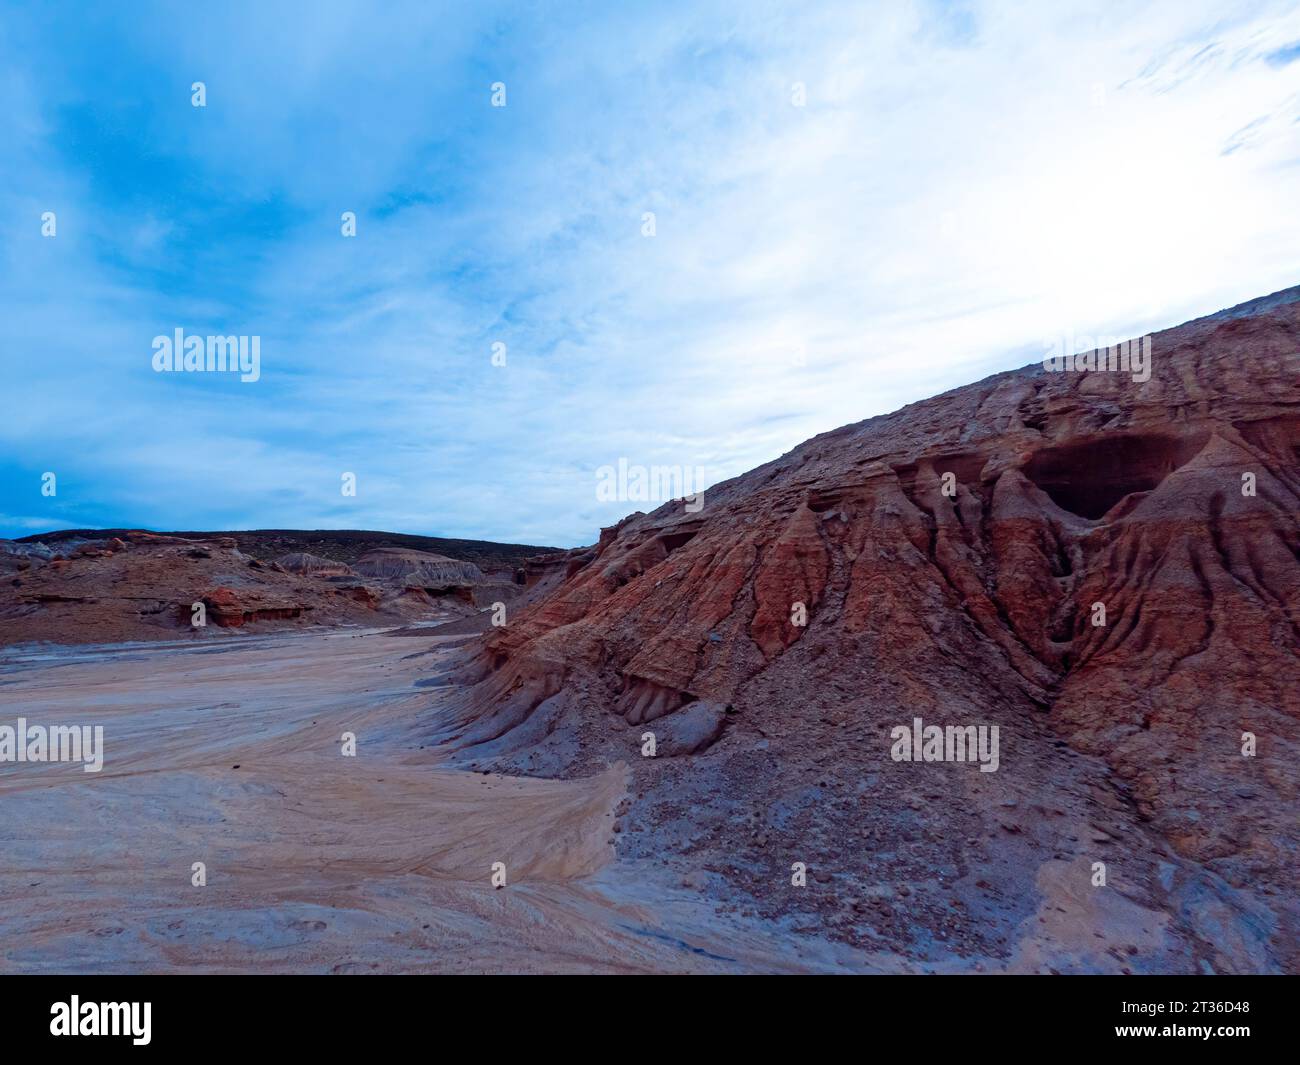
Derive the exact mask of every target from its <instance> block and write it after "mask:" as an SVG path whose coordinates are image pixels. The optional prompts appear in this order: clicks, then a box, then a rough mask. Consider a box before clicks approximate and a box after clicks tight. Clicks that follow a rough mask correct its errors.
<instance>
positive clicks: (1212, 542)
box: [430, 288, 1300, 971]
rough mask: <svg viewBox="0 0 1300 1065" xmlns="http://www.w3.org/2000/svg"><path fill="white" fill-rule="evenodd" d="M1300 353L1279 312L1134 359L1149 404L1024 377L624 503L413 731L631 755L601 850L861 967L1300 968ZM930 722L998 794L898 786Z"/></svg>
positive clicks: (1287, 301)
mask: <svg viewBox="0 0 1300 1065" xmlns="http://www.w3.org/2000/svg"><path fill="white" fill-rule="evenodd" d="M1298 352H1300V288H1298V289H1291V290H1288V291H1286V292H1284V293H1278V294H1275V295H1273V296H1271V297H1266V298H1265V299H1262V300H1258V301H1254V302H1253V303H1252V304H1247V305H1243V306H1242V307H1238V308H1233V309H1232V310H1230V311H1225V312H1221V313H1220V314H1218V315H1213V316H1211V317H1209V318H1205V319H1200V320H1198V321H1195V322H1190V323H1187V324H1186V325H1183V326H1180V327H1178V328H1175V329H1171V330H1168V331H1165V332H1162V333H1159V334H1157V335H1155V336H1154V338H1153V341H1152V353H1153V354H1152V360H1153V371H1152V374H1151V376H1150V379H1149V380H1147V381H1145V382H1137V381H1135V380H1134V379H1133V376H1132V375H1131V374H1128V373H1119V372H1091V373H1076V372H1062V373H1052V372H1047V371H1046V370H1044V368H1043V367H1042V366H1041V365H1033V366H1029V367H1025V368H1023V369H1021V370H1017V371H1013V372H1008V373H1003V374H999V375H996V376H994V377H990V378H988V379H987V380H984V381H981V382H979V383H977V384H973V385H970V386H967V387H965V388H961V389H957V390H955V391H952V392H948V393H946V394H944V395H941V396H937V397H935V398H933V399H929V400H926V401H924V402H922V403H917V404H913V405H911V406H909V407H906V408H904V409H902V410H900V411H897V412H895V413H893V414H890V415H887V416H884V417H879V418H873V419H870V420H868V421H864V422H860V423H858V424H855V425H850V426H846V427H844V428H842V429H839V430H836V431H834V432H830V433H826V434H824V435H822V436H818V437H816V438H814V439H812V440H809V441H808V442H806V443H804V444H802V445H801V446H799V447H798V448H796V449H795V450H793V451H792V452H790V453H789V454H787V455H785V456H783V457H782V458H780V459H778V460H776V461H775V462H772V463H769V464H767V465H766V466H762V467H760V468H758V469H755V470H753V471H751V472H750V473H748V474H745V475H744V476H742V477H739V478H736V479H734V480H732V481H729V482H726V483H724V484H721V485H718V486H716V487H714V488H712V489H710V490H708V491H707V492H706V493H705V501H704V507H703V510H702V511H701V512H700V513H698V514H691V513H687V512H685V510H684V508H683V506H682V504H681V502H680V501H679V502H675V503H669V504H666V505H664V506H661V507H660V508H658V509H657V510H655V511H654V512H653V513H650V514H642V513H637V514H634V515H632V516H630V517H629V518H627V519H625V520H624V521H623V522H621V523H620V524H619V525H617V526H615V527H613V528H610V529H606V530H604V532H603V533H602V535H601V538H600V542H599V543H598V544H597V545H595V546H594V547H593V548H591V549H588V550H586V551H577V552H572V553H570V555H569V557H568V559H567V561H566V563H565V564H566V566H567V569H566V574H567V576H566V577H565V578H564V579H563V581H562V582H561V583H559V584H558V586H557V587H556V589H555V590H554V591H553V592H551V593H550V594H549V595H547V596H545V597H544V598H542V599H541V600H540V601H539V602H537V603H536V604H535V605H533V606H530V607H528V608H527V609H525V610H523V611H522V612H520V613H518V614H517V616H513V617H512V618H511V619H510V621H509V624H507V625H506V626H505V627H504V628H501V629H499V630H497V631H496V632H494V633H492V634H491V635H490V636H488V637H486V638H484V640H483V641H482V643H481V645H480V646H479V647H478V648H477V652H476V654H475V656H474V658H473V660H472V661H471V662H469V663H468V664H467V665H466V666H465V667H464V668H463V669H462V670H461V672H460V673H459V675H458V676H457V677H455V678H454V679H455V680H456V681H458V682H459V683H460V684H461V685H462V687H460V688H458V689H457V690H456V691H455V692H454V693H453V698H452V708H451V710H449V711H441V712H440V713H439V715H438V717H437V718H436V720H435V721H434V723H433V724H431V727H430V731H431V733H432V734H433V736H434V737H435V738H436V739H438V740H441V741H442V742H444V743H446V744H448V745H449V749H451V750H453V751H454V752H456V758H457V759H458V760H459V761H460V762H461V763H462V764H468V765H474V766H492V767H495V768H498V769H505V770H508V771H515V772H528V773H540V774H543V775H555V776H580V775H586V774H589V773H592V772H595V771H597V770H598V769H599V768H601V767H603V766H604V765H606V764H609V763H610V762H612V761H614V760H616V759H620V758H621V759H626V760H628V761H629V762H630V763H631V764H632V767H633V772H634V781H635V784H634V789H633V797H632V799H631V801H630V804H629V805H628V806H627V808H626V809H625V811H624V816H623V818H622V820H621V822H620V829H621V831H622V834H621V836H620V853H621V854H622V855H624V856H625V857H629V858H642V859H645V860H646V861H650V862H655V863H660V864H664V865H666V866H668V867H669V868H670V869H672V870H675V871H676V872H680V874H681V875H682V876H683V878H684V879H685V880H686V881H687V882H689V883H691V884H693V885H695V886H697V887H700V888H701V889H702V890H705V891H707V892H709V893H710V894H712V895H714V896H716V898H717V900H718V903H719V905H720V906H723V907H730V908H736V909H739V910H740V911H742V912H757V913H760V914H764V915H767V916H770V917H772V918H773V919H779V920H782V921H785V922H789V923H790V924H791V925H792V926H793V927H799V928H807V929H808V930H809V931H820V932H827V933H829V934H831V935H833V936H834V937H836V938H840V939H843V940H846V941H849V942H852V943H854V944H856V945H859V946H863V947H867V948H873V949H886V950H890V951H901V952H903V953H905V954H908V955H910V956H913V957H917V958H922V959H930V960H932V961H935V962H937V963H948V962H954V961H958V960H962V959H964V960H965V962H966V963H969V964H978V965H980V966H984V965H990V966H1002V967H1007V968H1013V969H1025V968H1029V969H1036V968H1041V969H1061V970H1068V971H1103V970H1114V971H1166V970H1171V971H1276V970H1279V969H1289V970H1291V971H1296V970H1297V969H1300V950H1298V948H1297V938H1298V935H1297V932H1298V928H1300V923H1298V920H1297V909H1296V901H1295V894H1296V893H1295V870H1296V868H1297V867H1298V866H1297V858H1298V857H1300V801H1298V799H1300V797H1298V795H1297V790H1298V788H1300V774H1298V773H1297V772H1296V768H1295V767H1296V765H1297V760H1298V759H1300V527H1298V524H1297V514H1298V513H1300V354H1297V353H1298ZM946 474H951V475H953V476H952V477H950V478H946V479H945V475H946ZM1246 475H1249V476H1246ZM1252 480H1253V492H1250V491H1244V490H1243V485H1244V484H1245V483H1246V482H1248V481H1252ZM945 481H946V482H947V483H948V484H950V485H955V493H954V494H951V495H949V494H945V491H944V488H945ZM799 604H802V608H803V609H804V610H805V611H806V624H803V625H799V624H796V623H794V622H793V620H792V619H797V618H799V616H800V612H799ZM1098 604H1100V606H1101V608H1102V609H1103V610H1104V617H1103V614H1102V613H1101V612H1100V611H1099V609H1098ZM915 718H921V719H922V720H923V721H924V722H925V723H926V724H938V725H956V726H962V727H964V726H966V725H978V724H986V725H997V726H998V727H999V729H1000V735H1001V752H1000V754H1001V757H1000V768H999V769H998V771H996V772H980V771H979V770H978V768H977V767H976V766H974V765H970V764H956V765H954V764H948V763H943V762H908V761H895V760H894V759H893V758H892V757H891V730H892V729H893V728H895V727H897V726H900V725H910V724H911V723H912V722H913V720H914V719H915ZM647 731H651V732H653V733H655V736H656V740H657V744H658V751H657V756H656V757H654V758H648V757H642V756H641V746H642V742H643V740H642V736H643V734H644V733H645V732H647ZM1246 733H1249V734H1251V735H1253V737H1254V742H1255V745H1256V746H1255V750H1254V754H1253V755H1252V756H1247V755H1244V754H1243V745H1244V744H1245V743H1246V742H1247V741H1246V739H1244V734H1246ZM795 862H804V863H806V865H807V866H808V869H809V881H808V887H807V888H806V889H803V890H799V889H792V888H791V884H790V877H791V874H790V869H791V866H792V864H793V863H795ZM1096 863H1103V864H1104V866H1105V875H1106V877H1107V886H1105V887H1100V886H1097V885H1095V884H1094V880H1095V878H1096V870H1097V864H1096Z"/></svg>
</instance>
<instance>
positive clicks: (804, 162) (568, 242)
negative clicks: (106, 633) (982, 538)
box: [0, 0, 1300, 546]
mask: <svg viewBox="0 0 1300 1065" xmlns="http://www.w3.org/2000/svg"><path fill="white" fill-rule="evenodd" d="M196 82H201V83H202V85H203V87H204V94H205V95H204V99H203V104H204V106H195V96H194V89H193V86H194V84H195V83H196ZM494 87H495V88H494ZM500 104H504V106H498V105H500ZM345 212H351V213H352V215H353V216H354V217H355V235H345V232H344V230H345V228H347V227H345V224H344V221H343V219H344V213H345ZM51 215H52V222H53V226H52V229H53V233H52V235H47V232H48V231H49V230H50V229H51V225H50V217H51ZM1295 284H1300V3H1295V2H1291V3H1233V2H1231V0H1228V2H1225V0H1216V2H1202V0H1176V2H1162V3H1149V4H1147V3H1141V2H1124V3H1114V4H1110V3H1096V2H1093V3H1085V4H1075V3H1071V2H1068V0H1065V2H1059V3H1057V2H1054V3H1051V4H1044V3H1039V2H1035V3H1021V4H1017V3H996V4H992V3H991V4H983V3H964V2H951V3H947V2H937V0H929V2H920V3H901V2H900V3H870V2H867V3H864V2H862V0H854V2H851V3H839V2H826V3H819V2H816V0H807V2H800V3H785V4H768V3H763V2H740V0H734V2H731V3H714V2H710V0H689V2H686V3H677V2H674V0H657V2H655V3H635V2H627V3H618V4H608V3H600V4H596V3H592V4H586V3H565V4H551V3H515V4H494V3H491V2H477V3H461V4H454V5H439V4H434V3H428V2H422V3H412V4H402V3H385V4H383V5H376V4H365V3H356V4H353V3H344V2H337V0H319V2H316V3H310V4H309V3H278V2H273V0H257V2H252V3H239V2H234V3H222V4H219V5H194V4H184V5H183V4H149V3H142V2H132V3H127V4H114V5H108V4H101V5H87V4H81V3H75V4H74V3H63V4H60V3H40V4H37V3H30V4H28V3H14V2H9V0H0V370H2V371H3V380H4V383H5V388H4V393H3V404H2V406H0V411H2V413H3V416H2V417H0V537H17V536H26V535H31V534H34V533H40V532H45V531H50V530H55V529H59V528H74V527H75V528H80V527H122V526H125V527H140V528H152V529H159V530H167V529H196V530H216V529H249V528H362V529H376V530H390V531H397V532H407V533H422V534H427V535H442V536H455V537H471V538H480V539H491V540H499V541H506V542H514V543H526V544H538V545H555V546H577V545H580V544H587V543H592V542H594V541H595V539H596V537H597V535H598V532H599V529H600V527H601V526H602V525H610V524H613V523H614V522H616V521H618V520H619V519H620V518H622V517H623V516H625V515H626V514H628V513H630V512H632V511H634V510H638V509H652V508H653V506H655V505H657V503H655V502H652V503H649V504H645V503H640V502H637V501H629V500H628V499H627V498H626V496H625V495H619V494H618V493H615V495H616V496H617V497H616V498H613V499H610V498H609V493H608V492H606V493H604V494H602V493H601V491H600V484H601V477H602V474H601V470H602V468H603V467H609V466H616V465H617V464H618V463H619V461H620V460H623V461H624V462H625V463H626V464H628V465H629V466H632V467H640V468H644V469H648V468H651V467H656V466H680V467H682V468H683V469H684V470H690V471H697V472H698V476H699V477H700V478H702V480H703V483H704V484H709V483H714V482H717V481H720V480H724V479H726V478H729V477H733V476H736V475H738V474H740V473H743V472H745V471H746V470H749V469H751V468H753V467H754V466H757V465H760V464H762V463H764V462H767V461H770V460H772V459H774V458H777V457H778V456H780V455H781V454H783V453H784V452H786V451H788V450H790V449H791V448H792V447H794V446H796V445H797V444H799V443H800V442H802V441H803V440H805V439H807V438H808V437H810V436H813V435H816V434H817V433H819V432H825V431H827V430H830V429H834V428H836V427H838V426H840V425H844V424H847V423H850V422H855V421H859V420H861V419H863V418H867V417H871V416H873V415H877V414H882V413H886V412H888V411H891V410H895V409H897V408H898V407H900V406H902V405H904V404H906V403H910V402H913V401H915V400H919V399H923V398H925V397H927V396H930V395H934V394H937V393H939V392H943V391H946V390H948V389H950V388H954V387H958V386H960V385H963V384H966V383H969V382H971V381H975V380H978V379H980V378H982V377H985V376H987V375H989V374H991V373H996V372H998V371H1001V370H1006V369H1012V368H1015V367H1018V366H1023V365H1025V364H1027V363H1030V362H1035V361H1038V360H1040V359H1041V358H1042V356H1043V354H1044V353H1045V351H1046V350H1047V349H1048V348H1049V347H1052V346H1053V345H1054V344H1055V343H1056V342H1057V341H1058V340H1059V338H1073V337H1080V336H1084V337H1087V336H1137V335H1141V334H1143V333H1145V332H1147V331H1150V330H1154V329H1159V328H1164V327H1167V326H1170V325H1174V324H1177V323H1179V322H1182V321H1185V320H1187V319H1189V318H1192V317H1196V316H1198V315H1201V314H1206V313H1211V312H1213V311H1215V310H1218V309H1220V308H1222V307H1226V306H1230V305H1232V304H1235V303H1239V302H1242V301H1244V300H1247V299H1250V298H1253V297H1255V296H1260V295H1264V294H1266V293H1269V292H1273V291H1276V290H1278V289H1281V288H1286V287H1289V286H1291V285H1295ZM177 329H181V330H183V331H184V332H185V334H186V335H198V336H207V335H222V336H246V337H249V338H252V337H257V338H258V342H259V351H260V366H259V376H258V379H257V380H256V381H242V380H240V376H239V375H237V374H229V373H219V372H212V373H208V372H188V373H187V372H158V371H156V370H155V368H154V364H153V363H154V353H155V348H154V338H155V337H159V336H167V337H170V336H172V335H173V334H174V332H175V330H177ZM496 345H504V348H502V347H499V346H497V347H494V346H496ZM494 351H495V352H496V353H497V356H496V358H495V359H494V357H493V356H494ZM502 353H504V358H502ZM49 474H53V475H54V477H53V478H52V479H51V478H50V477H48V476H47V475H49ZM345 474H351V475H352V476H353V478H354V484H355V492H354V494H347V481H346V478H345ZM696 487H699V485H696Z"/></svg>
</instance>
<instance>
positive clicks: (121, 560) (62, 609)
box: [0, 529, 546, 646]
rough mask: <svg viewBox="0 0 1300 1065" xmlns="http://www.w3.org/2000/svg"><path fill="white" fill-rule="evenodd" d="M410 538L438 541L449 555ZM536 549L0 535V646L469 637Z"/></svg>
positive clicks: (228, 536)
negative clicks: (336, 631) (301, 635)
mask: <svg viewBox="0 0 1300 1065" xmlns="http://www.w3.org/2000/svg"><path fill="white" fill-rule="evenodd" d="M417 543H418V544H424V545H426V546H432V545H434V544H436V545H439V546H441V545H451V549H453V550H457V551H460V554H459V555H458V556H456V557H449V556H447V555H444V554H437V553H434V552H432V551H429V550H420V549H417V548H416V547H415V546H413V545H414V544H417ZM309 549H310V550H309ZM539 550H543V551H544V550H545V549H539V548H528V547H523V546H521V545H513V544H492V543H486V542H482V541H444V540H434V539H433V538H430V537H414V536H412V537H405V536H399V535H396V534H386V533H368V532H367V533H362V532H350V531H340V532H298V533H290V532H284V531H273V532H261V533H187V534H159V533H151V532H145V531H142V530H124V529H107V530H78V531H72V530H69V531H63V532H58V533H53V534H49V535H46V536H41V537H28V538H26V539H24V540H18V541H8V540H5V541H0V646H3V645H5V644H18V643H31V642H48V643H56V644H86V643H118V642H123V641H136V640H158V639H177V638H187V639H201V638H206V637H212V636H215V635H220V634H223V633H229V632H231V631H235V630H237V631H241V632H274V631H279V630H286V629H298V628H316V627H321V626H329V627H333V626H341V625H348V626H363V627H375V626H397V625H402V624H404V623H406V622H423V623H431V622H442V623H449V622H460V623H461V627H462V628H464V629H465V630H466V631H469V632H473V631H476V630H477V629H478V628H480V627H481V625H480V621H479V618H480V610H481V608H483V607H485V606H488V605H490V604H491V603H493V602H511V601H513V600H514V599H515V598H516V597H518V596H519V595H520V594H521V593H522V592H523V590H524V584H525V582H526V580H527V574H528V572H529V565H530V563H529V562H528V559H529V557H530V556H532V555H535V554H536V552H537V551H539ZM541 557H542V558H545V557H546V556H545V555H543V556H541ZM475 560H477V562H476V561H475ZM479 563H482V565H483V566H485V567H490V568H488V569H487V571H486V572H485V571H484V569H482V568H480V565H479ZM535 564H536V563H532V565H535ZM196 603H202V604H203V607H204V615H205V616H204V619H203V620H204V621H205V624H204V625H203V626H201V627H198V626H195V625H194V624H192V622H193V620H194V617H195V611H194V605H195V604H196ZM482 624H486V620H484V622H483V623H482Z"/></svg>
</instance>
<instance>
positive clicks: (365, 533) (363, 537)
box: [19, 529, 561, 573]
mask: <svg viewBox="0 0 1300 1065" xmlns="http://www.w3.org/2000/svg"><path fill="white" fill-rule="evenodd" d="M130 531H131V530H129V529H60V530H59V531H58V532H50V533H40V534H38V535H35V536H24V537H22V539H21V540H20V541H19V542H20V543H36V542H38V541H39V542H41V543H46V544H56V543H61V542H63V541H65V540H80V539H99V538H107V537H112V536H119V537H120V536H123V535H125V534H126V533H127V532H130ZM145 531H148V532H161V531H162V530H158V529H149V530H145ZM164 535H167V536H182V537H186V538H190V539H195V540H210V539H214V538H216V537H220V536H228V537H232V538H233V539H234V540H236V541H237V542H238V544H239V550H240V551H242V552H244V554H246V555H251V556H253V557H254V558H258V559H262V560H263V561H268V562H269V561H272V560H274V559H276V558H279V557H280V556H282V555H287V554H292V553H294V552H298V551H303V552H306V553H307V554H311V555H319V556H321V557H322V558H329V559H334V560H335V561H338V562H345V563H347V564H348V565H351V564H352V563H353V562H355V561H356V560H357V559H359V558H360V557H361V556H362V555H364V554H365V553H366V552H368V551H373V550H374V549H375V548H377V547H406V548H413V549H415V550H417V551H428V552H430V553H432V554H435V555H446V556H447V557H448V558H454V559H460V560H462V561H465V562H473V563H474V564H475V565H476V566H478V567H479V569H481V570H483V571H484V573H488V572H490V571H493V570H503V569H514V568H515V567H517V566H519V565H521V564H522V563H523V560H524V559H526V558H531V557H533V556H535V555H543V554H550V553H552V552H555V553H558V552H559V551H560V550H561V549H559V548H555V547H539V546H536V545H530V544H498V543H493V542H492V541H490V540H456V539H448V538H445V537H441V536H414V535H411V534H408V533H390V532H374V531H371V530H368V529H252V530H249V531H247V532H221V531H209V532H167V533H165V534H164Z"/></svg>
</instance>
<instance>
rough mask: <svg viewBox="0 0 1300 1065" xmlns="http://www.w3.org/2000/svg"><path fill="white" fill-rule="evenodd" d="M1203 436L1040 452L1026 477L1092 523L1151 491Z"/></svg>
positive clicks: (1086, 443)
mask: <svg viewBox="0 0 1300 1065" xmlns="http://www.w3.org/2000/svg"><path fill="white" fill-rule="evenodd" d="M1205 440H1206V437H1205V435H1204V434H1201V435H1198V436H1194V437H1181V438H1180V437H1171V436H1159V435H1154V434H1127V435H1102V436H1097V437H1093V438H1091V439H1088V440H1080V441H1077V442H1074V443H1069V444H1061V445H1058V446H1056V447H1048V448H1044V449H1043V450H1041V451H1038V452H1036V453H1035V454H1034V456H1033V457H1032V458H1031V459H1030V460H1029V462H1028V463H1027V464H1026V465H1025V468H1024V472H1025V476H1026V477H1028V478H1029V479H1030V480H1031V481H1033V482H1034V484H1036V485H1038V487H1039V488H1041V489H1042V490H1043V491H1044V492H1046V493H1047V494H1048V496H1050V497H1051V500H1052V502H1053V503H1055V504H1056V505H1057V506H1058V507H1060V508H1061V509H1062V510H1068V511H1069V512H1070V513H1071V514H1077V515H1079V516H1080V517H1082V518H1088V519H1090V520H1093V521H1095V520H1096V519H1098V518H1100V517H1102V516H1103V515H1104V514H1105V513H1106V512H1107V511H1109V510H1110V509H1111V508H1112V507H1113V506H1115V504H1116V503H1118V502H1119V501H1120V500H1121V499H1123V498H1124V497H1125V496H1129V495H1132V494H1133V493H1134V492H1150V491H1151V490H1152V489H1154V488H1156V487H1157V486H1158V485H1159V484H1160V482H1161V481H1163V480H1164V479H1165V478H1166V477H1168V476H1169V475H1170V474H1171V473H1173V471H1174V470H1176V469H1178V467H1180V466H1182V465H1184V464H1185V463H1187V462H1188V461H1189V460H1190V459H1191V458H1192V457H1193V456H1194V455H1195V454H1196V453H1197V452H1198V451H1200V450H1201V448H1202V447H1203V446H1204V444H1205Z"/></svg>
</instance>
